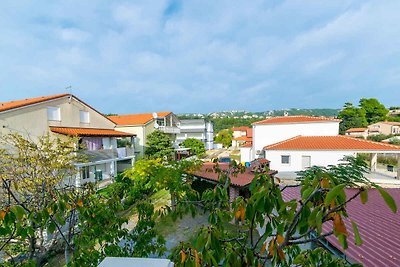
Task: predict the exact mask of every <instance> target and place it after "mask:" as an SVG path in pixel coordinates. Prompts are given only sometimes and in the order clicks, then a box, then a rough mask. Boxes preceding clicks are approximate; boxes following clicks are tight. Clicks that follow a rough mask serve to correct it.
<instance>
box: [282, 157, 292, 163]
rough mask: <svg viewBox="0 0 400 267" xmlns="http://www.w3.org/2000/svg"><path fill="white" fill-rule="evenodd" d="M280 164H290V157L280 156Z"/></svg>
mask: <svg viewBox="0 0 400 267" xmlns="http://www.w3.org/2000/svg"><path fill="white" fill-rule="evenodd" d="M281 163H282V164H290V156H281Z"/></svg>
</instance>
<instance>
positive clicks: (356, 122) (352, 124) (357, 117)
mask: <svg viewBox="0 0 400 267" xmlns="http://www.w3.org/2000/svg"><path fill="white" fill-rule="evenodd" d="M338 118H339V119H341V120H342V121H341V122H340V124H339V132H340V134H344V133H345V132H346V130H348V129H350V128H363V127H366V126H367V125H368V122H367V119H366V116H365V110H364V109H362V108H356V107H354V106H353V104H352V103H345V104H344V107H343V109H342V110H341V111H340V112H339V115H338Z"/></svg>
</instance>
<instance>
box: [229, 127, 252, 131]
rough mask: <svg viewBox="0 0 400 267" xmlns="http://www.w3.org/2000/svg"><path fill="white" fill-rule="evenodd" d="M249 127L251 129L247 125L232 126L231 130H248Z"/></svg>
mask: <svg viewBox="0 0 400 267" xmlns="http://www.w3.org/2000/svg"><path fill="white" fill-rule="evenodd" d="M249 129H251V128H250V127H247V126H240V127H233V128H232V131H234V132H235V131H246V132H247V131H248V130H249Z"/></svg>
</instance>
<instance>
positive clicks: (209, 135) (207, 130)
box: [176, 119, 214, 150]
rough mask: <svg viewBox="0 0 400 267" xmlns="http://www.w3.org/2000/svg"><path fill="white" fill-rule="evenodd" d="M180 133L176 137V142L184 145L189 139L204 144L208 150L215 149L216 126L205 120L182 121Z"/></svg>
mask: <svg viewBox="0 0 400 267" xmlns="http://www.w3.org/2000/svg"><path fill="white" fill-rule="evenodd" d="M179 129H180V133H178V134H177V135H176V142H177V143H178V144H180V143H182V142H183V141H185V140H186V139H188V138H194V139H197V140H200V141H202V142H203V143H204V146H205V148H206V150H210V149H213V148H214V126H213V123H212V122H210V121H206V120H204V119H192V120H180V125H179Z"/></svg>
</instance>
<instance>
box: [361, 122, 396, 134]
mask: <svg viewBox="0 0 400 267" xmlns="http://www.w3.org/2000/svg"><path fill="white" fill-rule="evenodd" d="M368 132H369V134H370V135H377V134H384V135H390V134H400V122H392V121H381V122H377V123H374V124H371V125H369V126H368Z"/></svg>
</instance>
